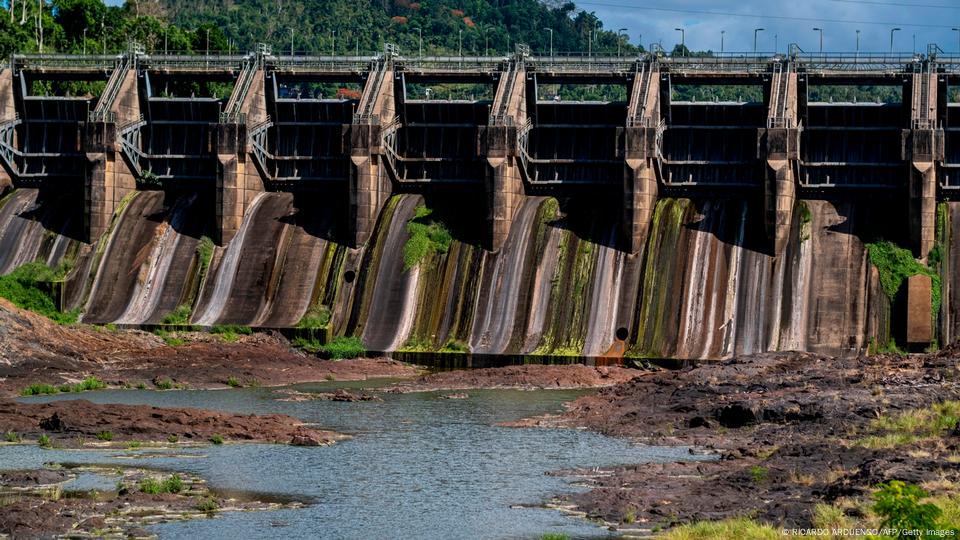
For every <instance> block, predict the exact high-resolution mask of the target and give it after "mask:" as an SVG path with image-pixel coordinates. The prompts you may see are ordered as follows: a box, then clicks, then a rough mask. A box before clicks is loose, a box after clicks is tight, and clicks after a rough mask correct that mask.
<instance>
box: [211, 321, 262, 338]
mask: <svg viewBox="0 0 960 540" xmlns="http://www.w3.org/2000/svg"><path fill="white" fill-rule="evenodd" d="M210 333H211V334H216V335H218V336H220V339H222V340H224V341H228V342H231V343H232V342H234V341H236V340H238V339H240V336H249V335H251V334H253V329H252V328H250V327H249V326H241V325H238V324H218V325H216V326H214V327H213V328H211V329H210Z"/></svg>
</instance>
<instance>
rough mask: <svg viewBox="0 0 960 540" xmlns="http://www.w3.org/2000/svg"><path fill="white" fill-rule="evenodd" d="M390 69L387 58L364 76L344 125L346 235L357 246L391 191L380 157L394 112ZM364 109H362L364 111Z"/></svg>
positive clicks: (366, 237) (382, 157)
mask: <svg viewBox="0 0 960 540" xmlns="http://www.w3.org/2000/svg"><path fill="white" fill-rule="evenodd" d="M393 78H394V71H393V63H392V62H390V60H389V58H388V59H387V60H385V61H384V62H383V63H382V64H378V65H376V66H375V68H374V70H373V71H371V73H370V75H369V76H368V77H367V82H366V85H365V87H364V90H363V97H362V98H361V100H360V103H359V105H358V108H357V110H358V111H361V113H359V114H358V115H356V117H355V118H354V120H353V124H351V125H350V126H345V130H346V131H347V136H348V138H349V152H350V184H349V194H348V197H349V218H348V219H349V224H348V238H349V241H350V243H351V244H352V245H353V247H360V246H361V245H363V244H364V243H366V241H367V240H368V239H369V238H370V235H371V234H373V229H374V227H375V226H376V224H377V217H378V216H379V214H380V210H381V209H382V208H383V205H384V203H386V201H387V198H389V197H390V193H391V191H392V188H391V184H390V179H389V178H388V177H387V174H386V171H385V167H384V165H383V163H382V160H384V159H386V156H385V155H384V149H383V148H382V146H383V144H382V142H381V134H382V133H383V129H384V128H385V127H389V126H390V124H391V123H392V122H393V120H394V118H395V117H396V115H397V107H396V101H395V100H394V84H393V83H394V81H393ZM364 111H365V112H364Z"/></svg>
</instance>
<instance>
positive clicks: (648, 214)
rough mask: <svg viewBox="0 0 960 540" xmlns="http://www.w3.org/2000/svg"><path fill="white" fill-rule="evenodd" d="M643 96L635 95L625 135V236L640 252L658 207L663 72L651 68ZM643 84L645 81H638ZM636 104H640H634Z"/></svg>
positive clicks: (627, 244) (626, 242) (632, 250)
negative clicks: (658, 146) (630, 119)
mask: <svg viewBox="0 0 960 540" xmlns="http://www.w3.org/2000/svg"><path fill="white" fill-rule="evenodd" d="M645 76H646V77H648V79H647V81H646V84H647V89H646V92H645V93H644V94H645V95H641V94H640V92H639V91H637V92H631V97H630V100H631V103H629V104H628V106H627V110H628V111H630V112H629V113H628V114H629V116H630V118H633V119H634V121H633V122H628V124H629V125H628V126H627V127H626V128H625V132H624V158H625V164H626V166H625V167H624V174H623V192H622V201H623V205H622V207H621V208H622V213H621V218H620V223H621V234H622V235H623V238H624V245H625V248H626V249H628V250H629V251H630V253H638V252H639V251H640V250H641V249H643V245H644V243H646V241H647V232H648V231H649V230H650V221H651V219H653V211H654V209H655V208H656V206H657V194H658V187H657V174H656V166H657V160H658V159H659V151H658V148H657V144H658V138H659V137H658V134H657V129H658V128H657V125H658V124H659V122H660V72H659V71H658V70H656V69H653V68H651V71H650V72H649V73H645ZM634 84H637V85H640V84H643V81H634ZM634 101H636V103H634Z"/></svg>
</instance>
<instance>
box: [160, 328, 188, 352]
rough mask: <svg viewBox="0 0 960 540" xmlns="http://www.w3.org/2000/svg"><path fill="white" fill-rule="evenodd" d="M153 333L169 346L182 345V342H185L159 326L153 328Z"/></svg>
mask: <svg viewBox="0 0 960 540" xmlns="http://www.w3.org/2000/svg"><path fill="white" fill-rule="evenodd" d="M153 335H155V336H157V337H159V338H160V339H162V340H163V342H164V343H166V344H167V345H169V346H171V347H179V346H180V345H183V344H184V343H186V340H184V339H183V338H179V337H176V336H175V335H173V334H171V333H170V332H167V331H166V330H162V329H160V328H157V329H156V330H154V331H153Z"/></svg>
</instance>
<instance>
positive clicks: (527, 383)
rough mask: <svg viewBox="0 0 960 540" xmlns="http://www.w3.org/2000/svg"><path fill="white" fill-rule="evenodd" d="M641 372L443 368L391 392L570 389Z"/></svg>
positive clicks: (573, 368)
mask: <svg viewBox="0 0 960 540" xmlns="http://www.w3.org/2000/svg"><path fill="white" fill-rule="evenodd" d="M642 373H643V372H642V371H638V370H635V369H627V368H621V367H599V366H598V367H593V366H585V365H582V364H572V365H559V366H558V365H553V366H545V365H530V364H527V365H522V366H507V367H502V368H483V369H470V370H458V371H441V372H438V373H431V374H429V375H424V376H422V377H419V378H417V379H414V380H411V381H404V382H400V383H397V384H395V385H394V386H392V387H390V388H389V389H388V391H389V392H397V393H409V392H433V391H436V390H473V389H478V388H487V389H516V390H570V389H577V388H604V387H609V386H614V385H617V384H621V383H625V382H627V381H630V380H631V379H633V378H634V377H637V376H638V375H640V374H642Z"/></svg>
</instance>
